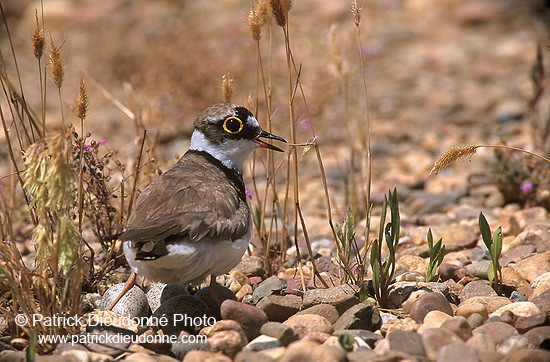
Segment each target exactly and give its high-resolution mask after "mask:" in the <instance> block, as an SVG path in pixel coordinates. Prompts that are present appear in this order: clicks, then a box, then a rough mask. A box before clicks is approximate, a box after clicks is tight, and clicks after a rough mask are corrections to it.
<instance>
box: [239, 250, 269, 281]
mask: <svg viewBox="0 0 550 362" xmlns="http://www.w3.org/2000/svg"><path fill="white" fill-rule="evenodd" d="M235 269H236V270H238V271H240V272H241V273H243V274H244V275H246V276H247V277H263V276H264V275H265V263H264V260H263V259H262V258H260V257H259V256H256V255H251V256H249V257H244V258H243V259H242V260H241V262H240V263H239V264H238V265H237V266H236V267H235Z"/></svg>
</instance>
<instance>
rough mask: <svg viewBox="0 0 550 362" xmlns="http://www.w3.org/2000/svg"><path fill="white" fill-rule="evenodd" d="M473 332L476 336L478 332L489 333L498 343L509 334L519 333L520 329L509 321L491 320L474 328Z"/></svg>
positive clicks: (494, 341)
mask: <svg viewBox="0 0 550 362" xmlns="http://www.w3.org/2000/svg"><path fill="white" fill-rule="evenodd" d="M472 334H473V335H474V336H475V335H477V334H487V335H489V336H490V337H491V338H492V340H493V343H495V344H498V343H500V342H501V341H502V340H504V339H506V338H508V337H509V336H511V335H514V334H518V331H517V330H516V329H515V328H514V327H512V326H511V325H509V324H507V323H504V322H491V323H485V324H484V325H482V326H479V327H477V328H474V330H473V331H472Z"/></svg>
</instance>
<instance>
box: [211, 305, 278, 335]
mask: <svg viewBox="0 0 550 362" xmlns="http://www.w3.org/2000/svg"><path fill="white" fill-rule="evenodd" d="M220 313H221V317H222V318H223V319H231V320H234V321H236V322H237V323H239V324H240V326H241V327H242V328H243V331H244V333H245V334H246V337H247V338H248V340H252V339H254V338H256V337H258V336H259V335H260V329H261V328H262V326H263V325H264V324H265V323H267V321H268V318H267V315H266V314H265V312H264V311H263V310H262V309H260V308H258V307H254V306H252V305H247V304H243V303H240V302H237V301H234V300H230V299H227V300H225V301H224V302H223V303H222V305H221V307H220Z"/></svg>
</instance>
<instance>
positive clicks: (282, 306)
mask: <svg viewBox="0 0 550 362" xmlns="http://www.w3.org/2000/svg"><path fill="white" fill-rule="evenodd" d="M256 306H257V307H258V308H260V309H261V310H263V311H264V312H265V314H266V315H267V318H268V319H269V320H270V321H275V322H284V321H285V320H287V319H288V318H289V317H290V316H293V315H294V314H296V313H297V312H298V311H299V310H300V308H301V307H302V298H301V297H299V296H297V295H294V294H288V295H276V294H272V295H268V296H267V297H265V298H262V300H260V302H259V303H258V304H257V305H256Z"/></svg>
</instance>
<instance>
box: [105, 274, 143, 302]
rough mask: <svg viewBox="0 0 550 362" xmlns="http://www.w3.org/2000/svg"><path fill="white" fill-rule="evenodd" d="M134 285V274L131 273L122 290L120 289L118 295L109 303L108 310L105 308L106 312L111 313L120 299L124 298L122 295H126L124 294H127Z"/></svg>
mask: <svg viewBox="0 0 550 362" xmlns="http://www.w3.org/2000/svg"><path fill="white" fill-rule="evenodd" d="M135 284H136V273H134V272H132V274H130V277H129V278H128V281H127V282H126V284H124V288H123V289H122V291H121V292H120V294H119V295H118V296H117V297H116V299H115V300H114V301H113V302H112V303H111V305H110V306H109V308H107V310H108V311H112V310H113V308H114V307H115V305H116V304H117V303H118V302H119V301H120V300H121V299H122V297H124V295H126V293H128V291H129V290H130V289H132V288H133V287H134V285H135Z"/></svg>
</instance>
